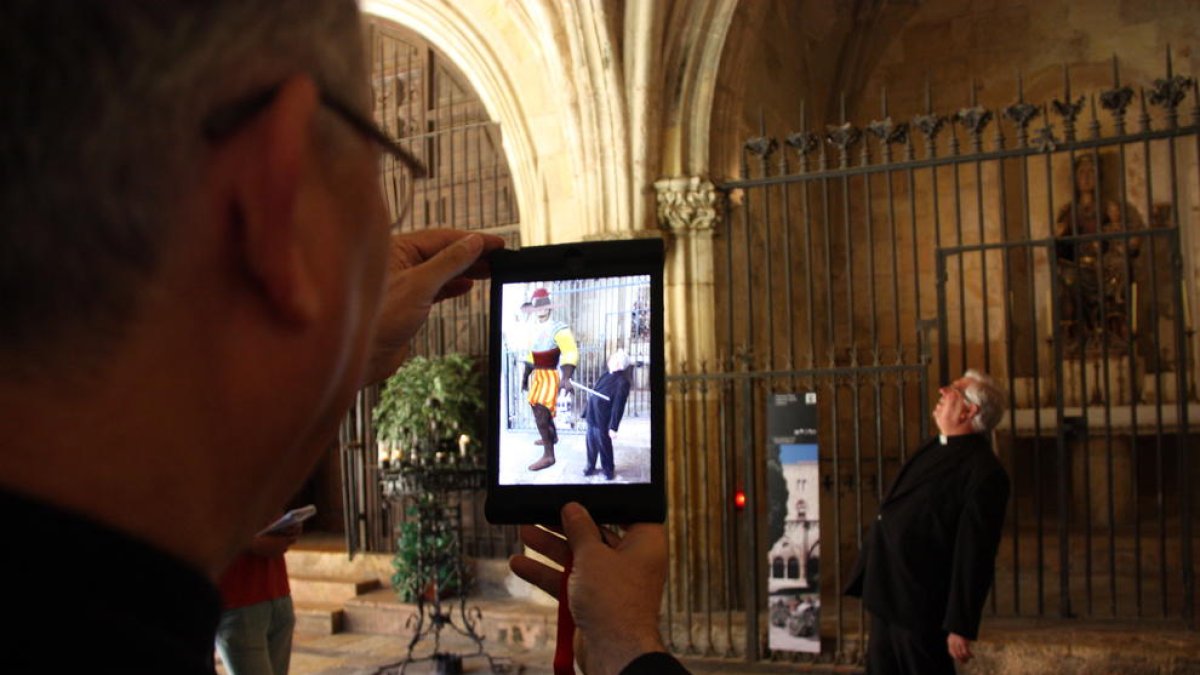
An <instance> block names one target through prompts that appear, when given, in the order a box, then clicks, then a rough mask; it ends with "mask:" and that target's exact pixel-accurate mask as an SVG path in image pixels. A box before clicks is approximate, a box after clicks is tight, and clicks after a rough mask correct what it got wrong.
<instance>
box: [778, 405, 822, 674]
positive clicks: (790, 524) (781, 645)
mask: <svg viewBox="0 0 1200 675" xmlns="http://www.w3.org/2000/svg"><path fill="white" fill-rule="evenodd" d="M768 405H769V408H768V410H767V430H768V433H769V436H768V439H767V442H768V448H767V514H768V515H767V529H768V536H769V541H770V542H771V548H770V550H769V551H768V552H767V594H768V597H767V606H768V607H769V608H770V611H769V614H768V615H769V617H770V626H769V636H768V645H769V646H770V648H771V649H773V650H779V651H792V652H820V651H821V638H820V626H821V620H820V619H821V583H820V581H821V579H820V560H821V507H820V498H819V492H818V488H819V482H820V481H819V479H820V471H819V469H818V462H817V457H818V449H817V395H816V393H815V392H802V393H798V394H775V395H773V396H772V397H771V399H770V401H769V404H768Z"/></svg>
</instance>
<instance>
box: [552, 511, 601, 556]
mask: <svg viewBox="0 0 1200 675" xmlns="http://www.w3.org/2000/svg"><path fill="white" fill-rule="evenodd" d="M561 518H562V527H563V534H565V535H566V536H567V544H569V545H570V546H571V554H572V555H573V556H575V557H578V556H577V555H576V554H577V553H578V552H579V551H580V550H581V549H582V548H583V547H585V546H589V545H591V544H597V543H603V540H602V539H601V538H600V528H599V527H597V526H596V521H594V520H592V516H591V514H589V513H588V512H587V509H585V508H583V506H582V505H580V504H578V503H576V502H571V503H569V504H567V505H566V506H564V507H563V508H562V512H561Z"/></svg>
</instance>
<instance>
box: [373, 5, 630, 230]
mask: <svg viewBox="0 0 1200 675" xmlns="http://www.w3.org/2000/svg"><path fill="white" fill-rule="evenodd" d="M363 11H364V12H366V13H368V14H373V15H376V16H379V17H382V18H385V19H388V20H391V21H394V22H396V23H398V24H400V25H403V26H406V27H408V28H410V29H412V30H414V31H416V32H418V33H420V34H421V35H422V36H423V37H425V38H426V39H427V40H429V42H430V43H431V44H433V45H435V46H436V47H437V48H438V49H439V50H440V51H441V52H442V53H443V54H445V55H446V56H447V57H448V58H449V59H451V60H452V61H453V62H454V63H455V65H456V66H457V67H458V68H459V69H460V70H461V71H462V72H463V74H464V75H465V76H466V78H467V79H468V81H469V82H470V83H471V86H472V87H473V88H474V89H475V91H476V92H477V93H478V94H479V96H480V98H481V100H482V101H483V104H484V106H485V107H486V108H487V110H488V113H489V114H490V115H491V116H492V117H493V118H494V119H496V120H498V121H499V122H500V124H501V128H502V129H503V131H504V134H505V140H504V148H505V154H506V155H507V157H508V164H509V167H510V169H511V171H512V175H513V183H514V190H515V192H516V200H517V204H518V207H519V210H520V213H521V240H522V242H523V243H525V244H530V245H535V244H548V243H556V242H563V241H578V240H581V239H587V238H599V237H603V236H604V234H605V233H606V232H614V231H615V232H619V231H623V230H628V229H629V213H630V211H629V209H628V206H627V205H628V202H629V198H628V194H629V171H628V166H629V162H628V158H627V145H626V132H625V129H626V126H627V124H626V116H625V114H624V100H625V97H624V93H623V92H622V91H621V90H620V88H619V84H620V82H621V78H620V74H619V72H618V71H617V63H618V62H617V61H616V60H614V59H612V58H611V51H612V48H613V45H612V41H611V39H610V36H609V28H608V22H609V17H607V16H606V15H605V12H604V8H603V6H602V5H599V6H596V5H591V4H584V5H581V6H576V5H574V4H571V3H563V4H560V3H557V2H553V1H552V0H527V1H523V2H514V1H511V0H495V1H494V2H481V3H470V4H464V3H454V2H450V1H449V0H404V1H403V2H401V1H400V0H367V1H366V2H364V4H363Z"/></svg>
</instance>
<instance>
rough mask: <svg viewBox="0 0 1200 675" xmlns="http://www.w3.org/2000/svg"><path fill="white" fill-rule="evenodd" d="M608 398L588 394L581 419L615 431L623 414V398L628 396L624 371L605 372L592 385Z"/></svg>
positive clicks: (626, 378)
mask: <svg viewBox="0 0 1200 675" xmlns="http://www.w3.org/2000/svg"><path fill="white" fill-rule="evenodd" d="M592 389H595V390H596V391H598V392H599V393H601V394H604V395H605V396H607V397H608V398H609V400H607V401H605V400H604V399H602V398H600V397H599V396H589V397H588V402H587V408H586V409H585V410H584V413H583V419H585V420H587V423H588V424H589V425H592V426H597V427H600V428H601V429H612V430H613V431H617V429H618V428H619V427H620V426H621V418H622V417H623V416H624V415H625V399H627V398H628V397H629V378H628V377H626V376H625V373H624V372H618V373H605V374H604V375H601V376H600V379H599V380H597V381H596V386H594V387H592Z"/></svg>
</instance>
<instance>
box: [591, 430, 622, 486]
mask: <svg viewBox="0 0 1200 675" xmlns="http://www.w3.org/2000/svg"><path fill="white" fill-rule="evenodd" d="M597 456H599V458H600V466H601V467H602V468H603V469H604V475H605V476H609V477H611V476H612V475H613V471H614V470H615V467H614V466H613V445H612V439H611V438H609V436H608V427H601V426H593V425H591V424H589V425H588V428H587V468H589V469H594V468H595V467H596V457H597Z"/></svg>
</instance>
